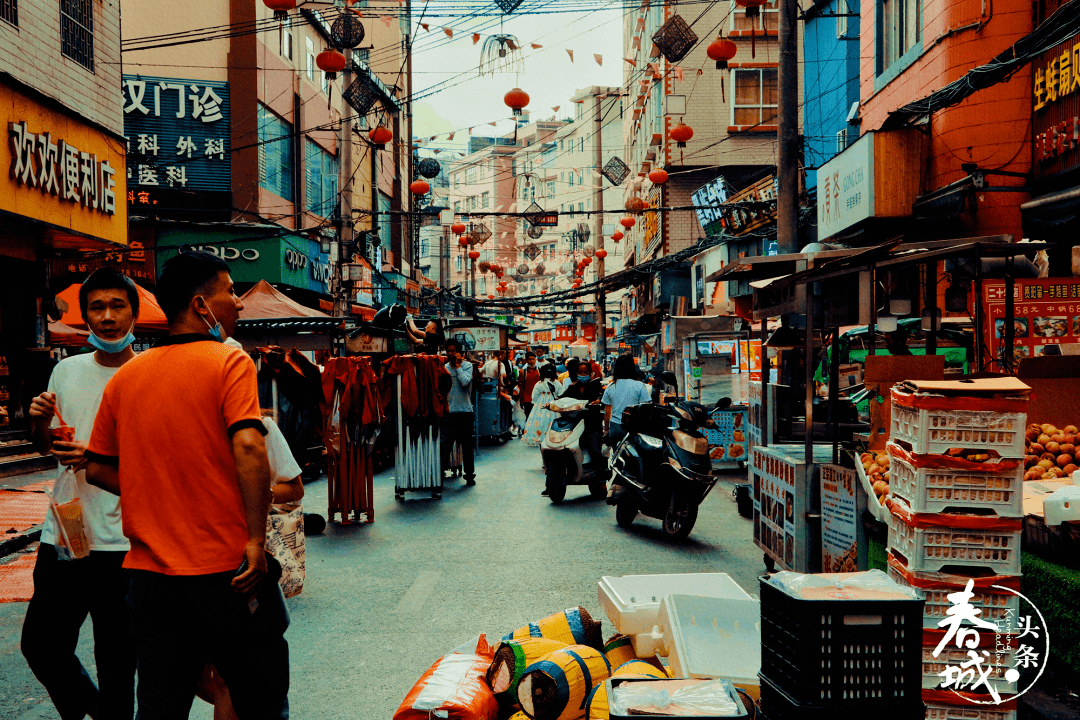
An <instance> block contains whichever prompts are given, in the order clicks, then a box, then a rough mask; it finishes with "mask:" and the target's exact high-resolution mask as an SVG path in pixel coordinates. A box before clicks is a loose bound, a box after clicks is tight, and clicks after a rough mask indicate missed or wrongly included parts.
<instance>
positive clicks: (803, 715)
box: [759, 675, 926, 720]
mask: <svg viewBox="0 0 1080 720" xmlns="http://www.w3.org/2000/svg"><path fill="white" fill-rule="evenodd" d="M759 677H760V680H761V700H760V702H761V714H760V715H759V720H842V719H843V718H860V717H868V718H872V719H873V720H924V718H925V717H926V706H925V705H923V702H922V697H921V696H920V694H919V693H918V692H916V694H915V695H913V696H911V697H909V698H904V699H903V700H893V699H891V698H881V699H879V700H861V701H859V702H856V703H842V704H838V703H835V702H833V703H818V704H812V703H799V702H796V701H795V700H794V699H793V698H792V697H791V696H790V695H788V694H787V693H786V692H784V691H783V690H781V689H780V688H778V687H777V686H776V684H775V683H774V682H772V681H771V680H769V678H767V677H765V676H764V675H760V676H759Z"/></svg>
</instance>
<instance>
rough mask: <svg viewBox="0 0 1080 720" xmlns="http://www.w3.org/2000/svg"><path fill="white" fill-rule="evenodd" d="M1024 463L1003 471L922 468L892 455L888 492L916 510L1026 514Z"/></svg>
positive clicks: (1002, 514) (1002, 515)
mask: <svg viewBox="0 0 1080 720" xmlns="http://www.w3.org/2000/svg"><path fill="white" fill-rule="evenodd" d="M1023 481H1024V466H1023V463H1020V464H1019V465H1017V467H1016V468H1015V469H1013V470H1010V471H1007V472H1001V473H987V472H977V471H974V470H953V469H952V468H926V467H924V468H919V467H915V466H914V465H911V464H909V463H908V462H907V461H906V460H904V459H903V458H900V457H897V456H896V455H893V454H891V453H890V455H889V492H890V493H891V494H892V495H895V496H897V497H900V498H903V499H904V500H906V501H907V504H908V505H909V506H910V507H911V511H912V512H916V513H940V512H948V511H957V512H965V511H966V510H968V509H969V508H980V509H983V510H993V511H994V512H995V513H996V514H997V516H998V517H1023V516H1024V510H1023V500H1024V493H1023V491H1022V488H1023V485H1022V483H1023Z"/></svg>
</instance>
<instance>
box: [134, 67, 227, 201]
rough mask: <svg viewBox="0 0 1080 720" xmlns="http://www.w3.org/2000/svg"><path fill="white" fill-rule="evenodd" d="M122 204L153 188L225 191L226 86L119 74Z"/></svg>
mask: <svg viewBox="0 0 1080 720" xmlns="http://www.w3.org/2000/svg"><path fill="white" fill-rule="evenodd" d="M122 91H123V103H124V134H125V135H126V136H127V152H128V165H127V169H128V185H129V192H128V198H127V199H128V202H129V203H131V204H134V205H138V204H140V201H141V200H140V197H141V196H140V191H141V192H142V193H143V194H149V193H152V191H153V190H155V189H161V188H172V189H175V190H204V191H228V190H229V189H230V181H231V171H230V162H229V125H230V122H229V84H228V83H223V82H210V81H207V80H181V79H177V78H158V77H145V76H141V75H124V76H123V83H122Z"/></svg>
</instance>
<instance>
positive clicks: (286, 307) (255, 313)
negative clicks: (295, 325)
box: [240, 280, 329, 320]
mask: <svg viewBox="0 0 1080 720" xmlns="http://www.w3.org/2000/svg"><path fill="white" fill-rule="evenodd" d="M240 301H241V302H243V303H244V309H243V310H241V311H240V319H241V320H273V319H281V318H300V317H329V315H327V314H326V313H324V312H321V311H319V310H315V309H313V308H309V307H305V306H303V305H301V304H300V303H298V302H296V301H295V300H293V299H291V298H289V297H287V296H286V295H284V294H283V293H280V292H278V291H277V290H275V289H274V287H273V286H272V285H271V284H270V283H268V282H266V281H265V280H260V281H259V282H257V283H256V284H255V285H254V286H253V287H252V288H251V289H250V290H248V291H247V292H246V293H244V295H243V296H242V297H241V298H240Z"/></svg>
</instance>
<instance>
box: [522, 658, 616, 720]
mask: <svg viewBox="0 0 1080 720" xmlns="http://www.w3.org/2000/svg"><path fill="white" fill-rule="evenodd" d="M610 675H611V666H610V665H608V662H607V658H605V657H604V656H603V654H602V653H601V652H600V651H599V650H596V649H594V648H591V647H587V646H585V645H571V646H569V647H566V648H563V649H561V650H556V651H555V652H553V653H551V654H550V655H547V656H546V657H545V658H544V659H543V660H540V661H539V662H536V663H533V664H532V665H530V666H529V667H528V668H526V670H525V674H524V675H523V676H522V677H521V681H520V682H519V683H518V690H517V695H518V702H519V703H520V705H521V709H522V710H524V711H525V714H526V715H528V716H529V717H530V718H533V720H575V719H576V718H580V717H582V714H583V710H584V708H585V698H586V697H588V695H589V692H590V691H591V690H592V689H593V688H594V687H595V686H596V685H597V684H598V683H603V682H604V681H605V680H607V679H608V677H609V676H610Z"/></svg>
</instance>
